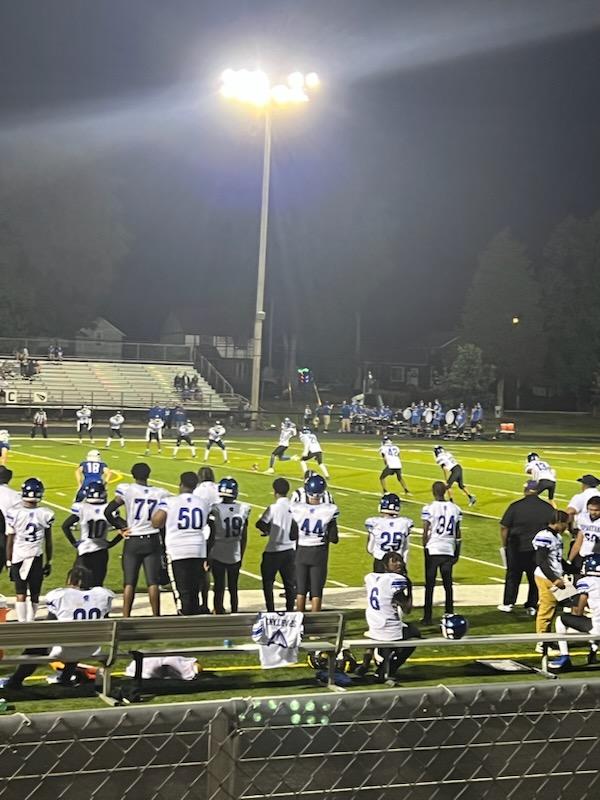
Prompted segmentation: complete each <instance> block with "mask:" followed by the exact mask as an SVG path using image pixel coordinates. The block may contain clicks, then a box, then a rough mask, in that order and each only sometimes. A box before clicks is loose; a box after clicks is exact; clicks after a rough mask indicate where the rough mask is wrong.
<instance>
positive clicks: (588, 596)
mask: <svg viewBox="0 0 600 800" xmlns="http://www.w3.org/2000/svg"><path fill="white" fill-rule="evenodd" d="M575 588H576V589H577V590H578V591H579V600H578V603H577V606H575V607H574V608H572V609H571V613H569V614H561V615H560V617H558V618H557V620H556V632H557V633H589V634H593V635H595V636H597V637H598V639H599V640H600V554H598V553H594V554H592V555H589V556H587V557H586V558H585V559H584V560H583V576H582V577H581V578H580V579H579V580H578V581H577V583H576V584H575ZM586 610H587V611H589V614H590V615H589V616H587V615H586V614H585V612H586ZM558 649H559V652H560V655H559V656H558V657H556V658H554V659H553V660H552V661H549V662H548V668H549V669H551V670H553V671H560V670H567V669H570V668H571V666H572V664H571V657H570V656H569V645H568V643H567V642H566V641H565V640H562V641H561V640H559V642H558ZM597 653H598V641H595V642H591V643H590V651H589V654H588V664H595V663H596V661H597Z"/></svg>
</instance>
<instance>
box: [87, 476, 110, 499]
mask: <svg viewBox="0 0 600 800" xmlns="http://www.w3.org/2000/svg"><path fill="white" fill-rule="evenodd" d="M83 496H84V497H85V499H86V500H87V501H88V503H106V500H107V498H108V493H107V491H106V486H105V485H104V484H103V483H102V481H92V483H88V485H87V486H85V487H84V489H83Z"/></svg>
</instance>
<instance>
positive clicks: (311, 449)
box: [300, 428, 329, 478]
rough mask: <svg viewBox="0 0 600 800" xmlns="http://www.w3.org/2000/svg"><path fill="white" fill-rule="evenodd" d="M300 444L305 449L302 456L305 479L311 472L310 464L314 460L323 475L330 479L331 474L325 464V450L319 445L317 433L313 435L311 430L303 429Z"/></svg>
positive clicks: (301, 462)
mask: <svg viewBox="0 0 600 800" xmlns="http://www.w3.org/2000/svg"><path fill="white" fill-rule="evenodd" d="M300 442H301V443H302V447H303V448H304V449H303V451H302V455H301V456H300V464H301V466H302V472H303V473H304V477H305V478H306V473H307V472H308V471H309V467H308V462H309V461H310V460H311V459H313V458H314V459H315V461H316V462H317V464H318V465H319V467H320V468H321V472H322V473H323V475H324V476H325V477H326V478H328V477H329V472H328V471H327V467H326V466H325V464H324V462H323V450H322V448H321V445H320V444H319V440H318V439H317V435H316V433H312V431H311V429H310V428H302V431H301V433H300Z"/></svg>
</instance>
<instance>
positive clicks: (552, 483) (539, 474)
mask: <svg viewBox="0 0 600 800" xmlns="http://www.w3.org/2000/svg"><path fill="white" fill-rule="evenodd" d="M525 472H526V473H527V475H529V477H530V478H531V480H532V481H535V482H536V483H537V485H538V495H540V494H542V492H548V500H549V501H550V503H551V504H552V505H554V494H555V492H556V472H555V471H554V470H553V469H552V467H551V466H550V464H548V462H547V461H542V459H541V458H540V456H539V455H538V454H537V453H528V455H527V461H526V463H525Z"/></svg>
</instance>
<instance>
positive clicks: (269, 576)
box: [256, 478, 298, 611]
mask: <svg viewBox="0 0 600 800" xmlns="http://www.w3.org/2000/svg"><path fill="white" fill-rule="evenodd" d="M289 491H290V484H289V483H288V482H287V481H286V479H285V478H276V480H274V481H273V492H274V494H275V502H274V503H271V505H270V506H269V507H268V508H266V509H265V510H264V511H263V513H262V515H261V517H260V519H259V520H258V521H257V523H256V527H257V528H258V530H259V531H260V532H261V535H262V536H268V537H269V540H268V542H267V546H266V547H265V551H264V553H263V556H262V561H261V565H260V574H261V575H262V584H263V593H264V595H265V605H266V607H267V611H275V602H274V599H273V584H274V582H275V576H276V575H277V573H278V572H279V574H280V575H281V580H282V581H283V588H284V591H285V610H286V611H293V610H294V602H295V599H296V541H297V540H298V526H297V524H296V522H295V521H294V518H293V516H292V507H291V504H290V501H289V500H288V494H289Z"/></svg>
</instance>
